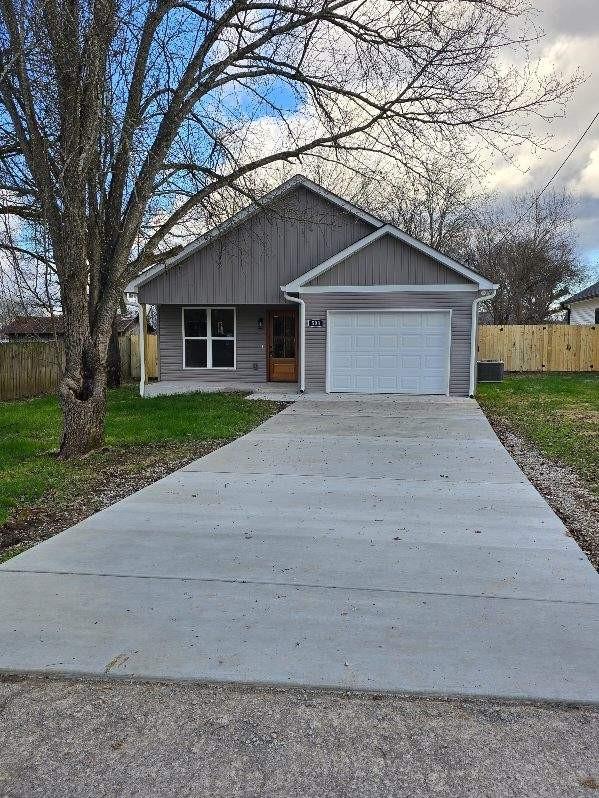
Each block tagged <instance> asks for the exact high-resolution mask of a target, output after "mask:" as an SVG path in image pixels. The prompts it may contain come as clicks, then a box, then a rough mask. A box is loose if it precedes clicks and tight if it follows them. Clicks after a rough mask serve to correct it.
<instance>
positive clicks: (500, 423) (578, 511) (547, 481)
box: [487, 411, 599, 571]
mask: <svg viewBox="0 0 599 798" xmlns="http://www.w3.org/2000/svg"><path fill="white" fill-rule="evenodd" d="M487 417H488V419H489V421H490V422H491V425H492V426H493V429H494V430H495V432H496V433H497V436H498V437H499V439H500V440H501V442H502V443H503V445H504V446H505V448H506V449H507V450H508V452H509V453H510V454H511V456H512V457H513V458H514V460H515V461H516V462H517V463H518V465H519V466H520V468H521V469H522V471H523V472H524V473H525V474H526V476H527V477H528V479H529V480H530V481H531V482H532V484H533V485H534V486H535V488H536V489H537V490H538V491H539V493H541V494H542V495H543V496H544V497H545V499H546V500H547V502H548V504H549V505H550V506H551V507H552V509H553V510H554V511H555V513H556V514H557V515H558V516H559V517H560V518H561V519H562V521H563V522H564V524H565V526H566V528H567V529H568V531H569V533H570V534H571V535H572V537H573V538H574V540H575V541H576V542H577V543H578V545H579V546H580V548H581V549H582V550H583V551H584V552H585V554H586V555H587V557H588V558H589V560H590V561H591V563H592V564H593V566H594V567H595V568H596V569H597V571H599V496H597V495H596V494H595V493H593V491H591V490H590V489H589V488H588V487H587V485H586V484H585V482H584V481H583V480H582V479H581V478H580V477H579V476H578V475H577V474H576V473H575V471H574V470H573V469H572V468H569V467H568V466H564V465H560V464H558V463H556V462H554V461H553V460H551V459H550V458H548V457H546V456H545V455H542V454H541V453H540V452H539V451H538V450H537V449H536V448H535V446H534V444H532V443H531V442H530V441H529V440H527V439H526V438H525V437H524V436H522V435H520V434H519V433H518V432H516V431H514V430H513V429H512V428H511V427H510V426H509V425H508V424H507V423H506V422H505V420H504V419H501V418H499V417H498V416H495V415H493V414H492V413H489V412H488V411H487Z"/></svg>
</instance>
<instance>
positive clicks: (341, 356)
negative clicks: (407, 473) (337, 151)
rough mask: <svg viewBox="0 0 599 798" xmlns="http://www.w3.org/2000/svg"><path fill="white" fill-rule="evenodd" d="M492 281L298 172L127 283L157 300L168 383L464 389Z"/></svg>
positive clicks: (143, 300) (470, 381) (469, 387)
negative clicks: (482, 303)
mask: <svg viewBox="0 0 599 798" xmlns="http://www.w3.org/2000/svg"><path fill="white" fill-rule="evenodd" d="M496 287H497V286H495V285H494V284H493V283H491V282H489V281H488V280H486V279H485V278H484V277H481V276H480V275H478V274H476V273H475V272H473V271H471V270H470V269H468V268H466V267H465V266H463V265H461V264H459V263H457V262H455V261H453V260H451V259H450V258H448V257H446V256H444V255H442V254H441V253H440V252H437V251H435V250H433V249H431V248H430V247H428V246H426V245H425V244H422V243H421V242H419V241H416V240H415V239H413V238H411V237H410V236H408V235H406V234H405V233H403V232H402V231H401V230H399V229H398V228H396V227H394V226H392V225H389V224H384V223H383V222H382V221H381V220H380V219H377V218H376V217H374V216H372V215H371V214H370V213H367V212H365V211H363V210H361V209H360V208H358V207H357V206H355V205H353V204H351V203H349V202H347V201H345V200H343V199H341V198H340V197H338V196H336V195H334V194H332V193H331V192H329V191H327V190H325V189H324V188H322V187H321V186H319V185H317V184H315V183H313V182H311V181H309V180H308V179H306V178H304V177H302V176H297V177H295V178H292V179H291V180H289V181H287V182H286V183H284V184H283V185H281V186H279V187H278V188H277V189H275V190H274V191H271V192H270V193H269V194H267V195H266V196H265V197H263V198H262V199H261V200H260V202H259V204H257V205H252V206H250V207H248V208H246V209H245V210H243V211H241V212H240V213H238V214H236V215H235V216H233V217H232V218H231V219H229V220H228V221H227V222H225V223H224V224H222V225H220V226H219V227H217V228H215V229H214V230H212V231H210V232H208V233H206V234H205V235H203V236H202V237H201V238H199V239H198V240H197V241H195V242H194V243H192V244H190V245H189V246H187V247H186V248H185V249H183V250H182V251H181V252H180V253H179V254H178V255H176V256H175V257H173V258H171V259H170V260H169V261H167V262H166V263H165V264H158V265H156V266H154V267H152V268H151V269H148V270H147V271H146V272H144V273H143V274H142V275H140V276H139V277H138V278H137V279H136V280H134V281H133V282H132V283H131V284H130V285H129V286H128V287H127V289H126V290H127V291H131V292H134V291H136V292H137V293H138V300H139V302H140V304H141V305H142V306H145V305H146V304H151V305H156V306H157V315H158V336H159V338H158V352H159V358H158V359H159V379H160V380H163V381H169V382H170V381H174V382H176V381H181V382H182V381H185V382H186V384H187V385H186V387H188V384H189V382H193V383H194V384H197V386H198V387H201V384H202V383H207V382H211V383H215V382H226V383H231V382H235V381H237V382H239V383H240V384H241V383H244V382H246V383H256V382H268V381H271V382H295V381H297V383H298V387H299V388H300V390H304V389H305V390H308V391H328V392H357V393H407V394H452V395H455V396H466V395H468V394H471V393H472V392H473V390H474V373H475V369H474V361H475V328H476V315H477V304H478V301H479V299H480V298H482V296H483V295H485V294H486V295H489V294H493V293H494V290H495V289H496Z"/></svg>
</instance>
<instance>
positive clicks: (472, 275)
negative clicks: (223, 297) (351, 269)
mask: <svg viewBox="0 0 599 798" xmlns="http://www.w3.org/2000/svg"><path fill="white" fill-rule="evenodd" d="M386 235H390V236H393V237H394V238H396V239H397V240H398V241H401V242H403V243H404V244H407V245H408V246H410V247H413V248H414V249H416V250H418V251H419V252H422V253H423V254H425V255H428V256H429V257H430V258H432V259H433V260H436V261H437V262H438V263H441V264H442V265H443V266H446V267H447V268H448V269H451V270H452V271H454V272H457V273H458V274H460V275H462V277H466V278H467V279H468V280H471V281H472V282H473V283H476V285H477V286H478V287H479V289H483V290H485V289H489V290H492V289H495V288H497V285H496V284H495V283H492V282H491V281H490V280H487V279H486V278H485V277H482V276H481V275H480V274H477V273H476V272H474V271H472V269H469V268H468V267H466V266H463V265H462V264H461V263H458V262H457V261H455V260H452V258H448V257H447V256H446V255H443V254H442V253H441V252H438V251H437V250H436V249H433V248H432V247H429V246H428V245H427V244H423V243H422V241H418V240H417V239H416V238H412V236H410V235H408V234H407V233H404V232H403V230H400V229H399V228H398V227H395V225H392V224H384V225H382V226H381V227H379V228H378V230H375V231H374V232H373V233H370V235H367V236H364V238H361V239H360V240H359V241H357V242H356V243H355V244H352V245H351V246H349V247H347V248H346V249H344V250H342V251H341V252H338V253H337V254H336V255H333V256H332V257H331V258H328V259H327V260H325V261H323V262H322V263H320V264H318V266H315V267H314V268H313V269H310V271H307V272H306V273H305V274H302V275H301V277H298V278H297V279H295V280H292V281H291V282H290V283H288V284H287V285H284V286H281V288H282V290H284V291H286V292H288V293H295V292H298V291H301V290H302V289H303V288H304V287H305V286H306V284H307V283H309V282H310V281H311V280H314V278H315V277H318V276H319V275H321V274H323V273H324V272H326V271H328V270H329V269H332V268H334V267H335V266H336V265H337V264H338V263H340V262H341V261H343V260H345V259H346V258H348V257H349V256H350V255H354V254H355V253H356V252H359V251H360V250H361V249H364V247H367V246H369V245H370V244H372V243H373V242H374V241H376V240H377V239H379V238H381V237H382V236H386Z"/></svg>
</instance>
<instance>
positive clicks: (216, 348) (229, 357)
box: [212, 341, 235, 368]
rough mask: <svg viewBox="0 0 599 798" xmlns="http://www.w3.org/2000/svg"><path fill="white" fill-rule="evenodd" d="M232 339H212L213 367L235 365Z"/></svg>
mask: <svg viewBox="0 0 599 798" xmlns="http://www.w3.org/2000/svg"><path fill="white" fill-rule="evenodd" d="M234 358H235V343H234V341H212V366H213V368H217V367H219V366H220V368H232V367H233V366H234V365H235V362H234Z"/></svg>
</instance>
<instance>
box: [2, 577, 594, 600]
mask: <svg viewBox="0 0 599 798" xmlns="http://www.w3.org/2000/svg"><path fill="white" fill-rule="evenodd" d="M3 573H11V574H44V575H45V576H93V577H97V578H99V579H150V580H151V579H155V580H159V581H167V582H183V583H189V582H199V583H207V584H214V583H221V584H223V585H259V586H260V587H280V588H289V589H296V588H297V589H298V590H299V589H304V588H307V589H308V590H345V591H351V592H356V593H357V592H360V593H391V594H393V593H398V594H401V595H410V596H442V597H444V598H451V597H455V598H471V599H485V600H486V599H490V600H493V601H534V602H541V603H547V604H568V605H570V604H579V605H583V606H596V605H599V597H598V599H597V601H579V600H572V601H566V600H564V599H552V598H537V597H533V596H497V595H493V594H490V593H457V592H447V591H440V590H409V589H407V588H391V587H359V586H355V585H318V584H315V583H312V582H271V581H261V580H258V579H224V578H222V577H218V576H214V577H210V576H203V577H199V576H168V575H162V574H117V573H100V572H95V571H38V570H33V569H31V570H17V569H16V568H4V569H3V570H2V571H0V578H1V577H2V574H3Z"/></svg>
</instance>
